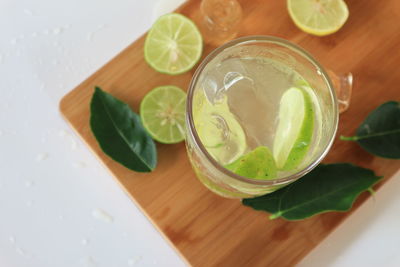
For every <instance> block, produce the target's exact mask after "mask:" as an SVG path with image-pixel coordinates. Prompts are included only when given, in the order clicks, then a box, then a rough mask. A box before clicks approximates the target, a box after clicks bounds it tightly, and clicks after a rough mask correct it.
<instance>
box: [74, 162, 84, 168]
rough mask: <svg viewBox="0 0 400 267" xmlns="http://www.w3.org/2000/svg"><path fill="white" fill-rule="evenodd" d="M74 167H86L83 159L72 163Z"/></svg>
mask: <svg viewBox="0 0 400 267" xmlns="http://www.w3.org/2000/svg"><path fill="white" fill-rule="evenodd" d="M73 166H74V167H75V168H86V163H85V162H84V161H79V162H75V163H74V164H73Z"/></svg>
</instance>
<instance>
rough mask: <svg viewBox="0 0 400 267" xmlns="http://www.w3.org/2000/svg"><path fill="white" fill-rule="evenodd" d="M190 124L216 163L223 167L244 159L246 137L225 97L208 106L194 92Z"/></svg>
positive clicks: (201, 95)
mask: <svg viewBox="0 0 400 267" xmlns="http://www.w3.org/2000/svg"><path fill="white" fill-rule="evenodd" d="M193 120H194V124H195V127H196V131H197V133H198V135H199V137H200V140H201V142H202V143H203V145H204V146H205V148H206V149H207V151H208V152H209V153H210V154H211V156H213V158H214V159H215V160H217V161H218V162H219V163H221V164H222V165H226V164H229V163H231V162H233V161H235V160H236V159H237V158H239V157H240V156H241V155H243V153H244V151H245V150H246V136H245V133H244V131H243V128H242V126H241V125H240V123H239V122H238V121H237V119H236V117H235V115H234V114H232V112H231V111H230V109H229V106H228V100H227V97H226V96H224V97H222V98H221V99H220V100H218V101H217V102H216V103H214V104H211V103H210V102H209V101H208V99H207V98H206V97H205V95H204V93H203V92H197V93H196V94H195V96H194V101H193Z"/></svg>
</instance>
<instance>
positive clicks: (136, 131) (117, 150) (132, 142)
mask: <svg viewBox="0 0 400 267" xmlns="http://www.w3.org/2000/svg"><path fill="white" fill-rule="evenodd" d="M90 127H91V129H92V132H93V134H94V136H95V137H96V139H97V142H98V143H99V145H100V147H101V149H102V150H103V151H104V153H106V154H107V155H108V156H110V157H111V158H112V159H113V160H115V161H117V162H119V163H121V164H122V165H124V166H125V167H127V168H128V169H131V170H134V171H138V172H150V171H152V170H153V169H154V168H155V167H156V164H157V151H156V146H155V144H154V141H153V139H152V138H151V137H150V135H149V134H148V133H147V132H146V131H145V130H144V128H143V126H142V123H141V121H140V117H139V115H137V114H136V113H135V112H133V111H132V110H131V108H130V107H129V106H128V104H126V103H124V102H122V101H120V100H118V99H117V98H115V97H113V96H112V95H111V94H109V93H106V92H104V91H103V90H101V89H100V88H99V87H96V89H95V92H94V94H93V97H92V101H91V103H90Z"/></svg>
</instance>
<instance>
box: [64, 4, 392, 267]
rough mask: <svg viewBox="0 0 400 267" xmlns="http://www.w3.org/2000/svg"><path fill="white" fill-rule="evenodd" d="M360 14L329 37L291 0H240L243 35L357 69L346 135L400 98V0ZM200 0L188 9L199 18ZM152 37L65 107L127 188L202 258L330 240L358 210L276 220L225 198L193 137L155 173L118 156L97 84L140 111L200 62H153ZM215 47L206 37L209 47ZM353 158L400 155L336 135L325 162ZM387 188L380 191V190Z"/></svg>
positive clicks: (249, 255) (242, 259)
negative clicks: (191, 158) (93, 108)
mask: <svg viewBox="0 0 400 267" xmlns="http://www.w3.org/2000/svg"><path fill="white" fill-rule="evenodd" d="M346 2H347V4H348V6H349V10H350V17H349V20H348V21H347V23H346V24H345V26H344V27H343V28H342V29H341V30H340V31H339V32H338V33H336V34H333V35H331V36H328V37H322V38H321V37H314V36H310V35H308V34H305V33H303V32H301V31H300V30H299V29H297V28H296V27H295V26H294V24H293V23H292V21H291V20H290V18H289V16H288V13H287V11H286V5H285V1H283V0H281V1H276V0H270V1H267V0H264V1H263V0H251V1H245V0H242V1H240V3H241V5H242V7H243V13H244V19H243V22H242V24H241V29H240V34H239V35H254V34H263V35H275V36H280V37H283V38H285V39H288V40H290V41H292V42H295V43H297V44H299V45H300V46H302V47H304V48H305V49H306V50H308V51H310V52H311V53H312V54H313V55H315V57H316V58H317V59H318V60H319V61H320V62H321V63H323V64H324V65H325V66H328V67H329V68H330V69H332V70H334V71H341V72H348V71H351V72H352V73H353V74H354V77H355V82H354V89H353V98H352V104H351V107H350V108H349V110H348V111H347V112H346V113H344V114H343V115H341V116H340V126H339V132H338V135H341V134H344V135H352V134H353V133H354V131H355V129H356V127H357V126H358V125H359V124H360V123H361V122H362V121H363V119H364V118H365V117H366V115H367V114H368V113H369V112H370V111H371V110H372V109H374V108H376V107H377V106H378V105H379V104H381V103H383V102H385V101H387V100H400V68H399V65H400V52H399V48H400V1H398V0H385V1H372V0H371V1H358V0H347V1H346ZM199 3H200V1H189V2H187V3H186V4H184V5H183V6H182V7H180V8H179V9H178V11H179V12H181V13H183V14H185V15H187V16H189V17H191V18H194V19H196V18H198V17H199V16H200V15H199ZM143 41H144V37H141V38H139V39H138V40H137V41H136V42H134V43H133V44H131V45H130V46H129V47H128V48H126V49H125V50H124V51H122V52H121V53H120V54H119V55H118V56H116V57H115V58H114V59H113V60H111V61H110V62H109V63H107V64H106V65H105V66H104V67H102V68H101V69H100V70H98V71H97V72H96V73H94V74H93V75H92V76H91V77H89V78H88V79H87V80H86V81H84V82H83V83H82V84H80V85H79V86H78V87H77V88H75V89H74V90H72V91H71V92H70V93H69V94H67V95H66V96H65V97H64V98H63V99H62V101H61V103H60V110H61V113H62V114H63V115H64V117H65V119H66V120H67V121H68V122H69V123H70V124H71V126H72V127H73V128H74V129H75V130H76V132H77V133H78V134H79V135H80V136H81V137H82V138H83V139H84V141H85V142H86V143H87V145H88V146H89V147H90V148H91V149H92V151H93V152H94V153H95V154H96V155H97V156H98V157H99V159H100V160H101V161H102V162H103V163H104V164H105V165H106V166H107V168H108V169H109V170H110V171H111V173H112V174H113V175H114V177H115V178H116V181H118V182H119V183H120V184H121V186H122V188H123V189H124V190H125V191H126V192H127V193H128V194H129V195H130V196H131V197H132V199H133V200H134V201H135V202H136V204H137V205H138V206H139V207H140V208H141V209H142V211H143V212H144V213H145V214H146V215H147V216H148V217H149V218H150V219H151V220H152V222H153V223H154V225H155V226H156V227H157V228H158V229H159V231H160V232H161V233H162V234H163V235H164V236H165V238H166V239H167V240H169V241H170V242H171V244H172V246H174V247H175V248H176V249H177V250H178V251H179V252H180V254H181V255H182V256H183V257H184V258H185V259H186V260H187V262H188V263H189V264H191V265H193V266H230V267H231V266H292V265H294V264H296V263H297V262H298V261H300V260H301V259H302V258H303V257H304V256H305V255H306V254H307V253H308V252H310V251H311V250H312V249H313V248H314V247H315V246H316V245H317V244H318V243H320V242H321V241H322V240H323V239H324V238H325V237H326V236H327V235H328V234H329V233H330V232H332V230H333V229H334V228H335V227H337V226H338V225H339V224H340V223H341V222H342V221H344V219H345V218H346V217H347V216H349V215H350V214H351V213H352V212H354V211H355V210H356V209H357V207H358V206H360V204H361V203H362V202H363V201H364V200H365V199H366V198H367V197H368V194H364V195H362V196H361V197H360V199H359V200H358V201H357V202H356V204H355V206H354V208H353V209H352V211H351V212H349V213H336V212H334V213H327V214H323V215H319V216H315V217H313V218H311V219H307V220H304V221H299V222H287V221H284V220H282V219H276V220H273V221H270V220H268V216H267V214H266V213H263V212H257V211H254V210H252V209H250V208H247V207H244V206H242V205H241V203H240V201H239V200H230V199H223V198H221V197H219V196H217V195H214V194H213V193H211V192H209V191H208V190H207V189H206V188H205V187H204V186H202V185H201V184H200V182H199V181H198V180H197V179H196V177H195V175H194V173H193V171H192V169H191V167H190V165H189V162H188V158H187V156H186V151H185V147H184V144H183V143H181V144H177V145H160V144H158V145H157V146H158V152H159V164H158V166H157V168H156V170H155V171H154V172H152V173H150V174H140V173H136V172H133V171H130V170H128V169H126V168H124V167H123V166H121V165H119V164H118V163H115V162H114V161H112V160H110V158H108V157H107V156H106V155H105V154H104V153H103V152H102V151H101V150H100V148H99V146H98V145H97V143H96V140H95V139H94V137H93V135H92V133H91V131H90V128H89V102H90V99H91V96H92V93H93V89H94V86H95V85H98V86H100V87H102V88H103V89H104V90H106V91H109V92H110V93H112V94H113V95H114V96H116V97H117V98H119V99H121V100H123V101H125V102H127V103H129V104H130V106H131V107H132V108H133V109H134V110H135V111H138V107H139V103H140V100H141V99H142V97H143V96H144V95H145V94H146V93H147V92H148V91H149V90H151V89H152V88H153V87H156V86H159V85H167V84H173V85H177V86H180V87H181V88H184V89H187V88H188V84H189V81H190V78H191V76H192V74H193V72H194V70H195V69H193V70H192V71H191V72H189V73H186V74H183V75H179V76H168V75H164V74H160V73H157V72H155V71H154V70H152V69H151V68H150V67H148V66H147V64H146V63H145V61H144V59H143ZM212 49H214V47H212V46H209V45H206V47H205V52H204V55H203V56H205V55H206V54H208V53H209V52H210V51H211V50H212ZM342 161H346V162H352V163H354V164H357V165H360V166H363V167H367V168H371V169H373V170H375V172H376V174H378V175H384V176H385V177H386V179H385V181H387V180H388V179H389V178H391V177H392V176H393V175H394V173H395V172H396V171H397V170H398V169H399V167H400V161H395V160H387V159H381V158H377V157H374V156H372V155H370V154H368V153H367V152H365V151H364V150H362V149H361V148H360V147H359V146H358V145H357V144H356V143H352V142H343V141H339V140H336V142H335V144H334V146H333V148H332V150H331V151H330V153H329V155H328V156H327V158H326V160H325V162H342ZM377 197H379V194H378V195H377Z"/></svg>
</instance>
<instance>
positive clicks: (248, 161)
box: [225, 146, 277, 180]
mask: <svg viewBox="0 0 400 267" xmlns="http://www.w3.org/2000/svg"><path fill="white" fill-rule="evenodd" d="M225 168H227V169H228V170H230V171H232V172H234V173H236V174H238V175H240V176H243V177H247V178H253V179H257V180H268V179H274V178H276V173H277V168H276V165H275V160H274V157H273V156H272V153H271V151H270V150H269V149H268V148H267V147H265V146H260V147H257V148H256V149H254V150H253V151H251V152H249V153H247V154H245V155H243V156H241V157H240V158H239V159H237V160H236V161H234V162H232V163H231V164H228V165H226V166H225Z"/></svg>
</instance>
